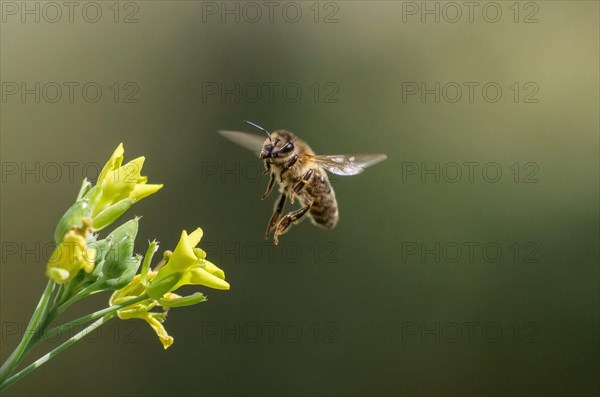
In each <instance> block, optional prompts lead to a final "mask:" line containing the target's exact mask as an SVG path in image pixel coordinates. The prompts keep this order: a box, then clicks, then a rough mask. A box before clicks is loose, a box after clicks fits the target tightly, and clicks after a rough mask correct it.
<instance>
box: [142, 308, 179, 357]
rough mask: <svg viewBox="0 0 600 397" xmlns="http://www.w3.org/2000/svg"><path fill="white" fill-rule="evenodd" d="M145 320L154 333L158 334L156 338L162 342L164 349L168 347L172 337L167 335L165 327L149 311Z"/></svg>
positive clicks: (171, 342)
mask: <svg viewBox="0 0 600 397" xmlns="http://www.w3.org/2000/svg"><path fill="white" fill-rule="evenodd" d="M146 321H147V322H148V324H150V326H151V327H152V329H153V330H154V332H156V335H158V339H160V343H162V345H163V347H164V348H165V350H166V349H168V348H169V347H170V346H171V345H172V344H173V337H172V336H169V334H168V333H167V330H166V329H165V327H163V325H162V324H161V323H160V321H158V320H157V319H156V317H154V316H153V315H151V314H150V313H148V316H147V317H146Z"/></svg>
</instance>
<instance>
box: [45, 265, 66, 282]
mask: <svg viewBox="0 0 600 397" xmlns="http://www.w3.org/2000/svg"><path fill="white" fill-rule="evenodd" d="M46 276H47V277H48V278H51V279H52V280H54V282H55V283H57V284H61V283H64V282H65V281H67V280H68V279H69V276H70V274H69V272H68V271H66V270H65V269H61V268H58V267H48V268H46Z"/></svg>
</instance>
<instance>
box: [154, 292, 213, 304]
mask: <svg viewBox="0 0 600 397" xmlns="http://www.w3.org/2000/svg"><path fill="white" fill-rule="evenodd" d="M172 295H174V294H172ZM205 301H206V295H204V294H203V293H201V292H196V293H195V294H192V295H188V296H182V297H178V298H171V299H167V298H161V299H158V303H160V304H161V306H164V307H182V306H191V305H195V304H198V303H201V302H205Z"/></svg>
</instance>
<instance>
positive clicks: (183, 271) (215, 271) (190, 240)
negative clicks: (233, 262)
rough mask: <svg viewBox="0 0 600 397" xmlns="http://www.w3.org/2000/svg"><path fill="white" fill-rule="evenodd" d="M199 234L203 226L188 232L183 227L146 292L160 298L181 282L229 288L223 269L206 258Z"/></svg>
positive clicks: (181, 283) (200, 234)
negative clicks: (171, 251)
mask: <svg viewBox="0 0 600 397" xmlns="http://www.w3.org/2000/svg"><path fill="white" fill-rule="evenodd" d="M201 238H202V229H200V228H197V229H196V230H195V231H194V232H193V233H191V234H190V235H188V234H187V232H186V231H185V230H184V231H183V232H182V233H181V238H180V239H179V243H178V244H177V247H176V248H175V250H174V251H173V254H172V255H171V256H170V258H169V261H168V262H167V264H166V265H165V266H163V267H162V268H161V269H160V270H159V271H158V274H157V275H156V277H154V279H153V280H152V281H151V282H150V284H149V286H148V295H149V296H150V297H152V298H155V299H157V298H159V297H161V296H162V295H164V294H165V293H166V292H171V291H175V290H176V289H177V288H179V287H181V286H182V285H189V284H191V285H204V286H206V287H210V288H214V289H221V290H228V289H229V283H228V282H227V281H225V273H224V272H223V270H221V269H219V268H218V267H217V266H215V265H214V264H212V263H211V262H209V261H207V260H206V259H205V258H206V253H205V252H204V251H203V250H201V249H200V248H196V245H197V244H198V243H199V242H200V239H201Z"/></svg>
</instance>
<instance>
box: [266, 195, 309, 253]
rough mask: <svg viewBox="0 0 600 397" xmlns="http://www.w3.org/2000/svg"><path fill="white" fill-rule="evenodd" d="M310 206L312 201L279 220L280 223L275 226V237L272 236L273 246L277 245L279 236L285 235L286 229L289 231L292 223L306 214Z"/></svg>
mask: <svg viewBox="0 0 600 397" xmlns="http://www.w3.org/2000/svg"><path fill="white" fill-rule="evenodd" d="M311 206H312V201H311V202H309V203H308V205H306V207H302V208H300V209H299V210H296V211H292V212H290V213H289V214H287V215H286V216H284V217H283V218H282V219H281V221H280V222H279V224H278V225H277V229H275V235H274V236H273V240H274V242H275V245H277V244H279V236H280V235H282V234H283V233H285V232H286V231H287V229H289V227H290V226H291V225H292V223H295V222H297V221H298V220H300V218H302V217H303V216H304V215H305V214H306V213H307V212H308V210H309V209H310V207H311Z"/></svg>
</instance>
